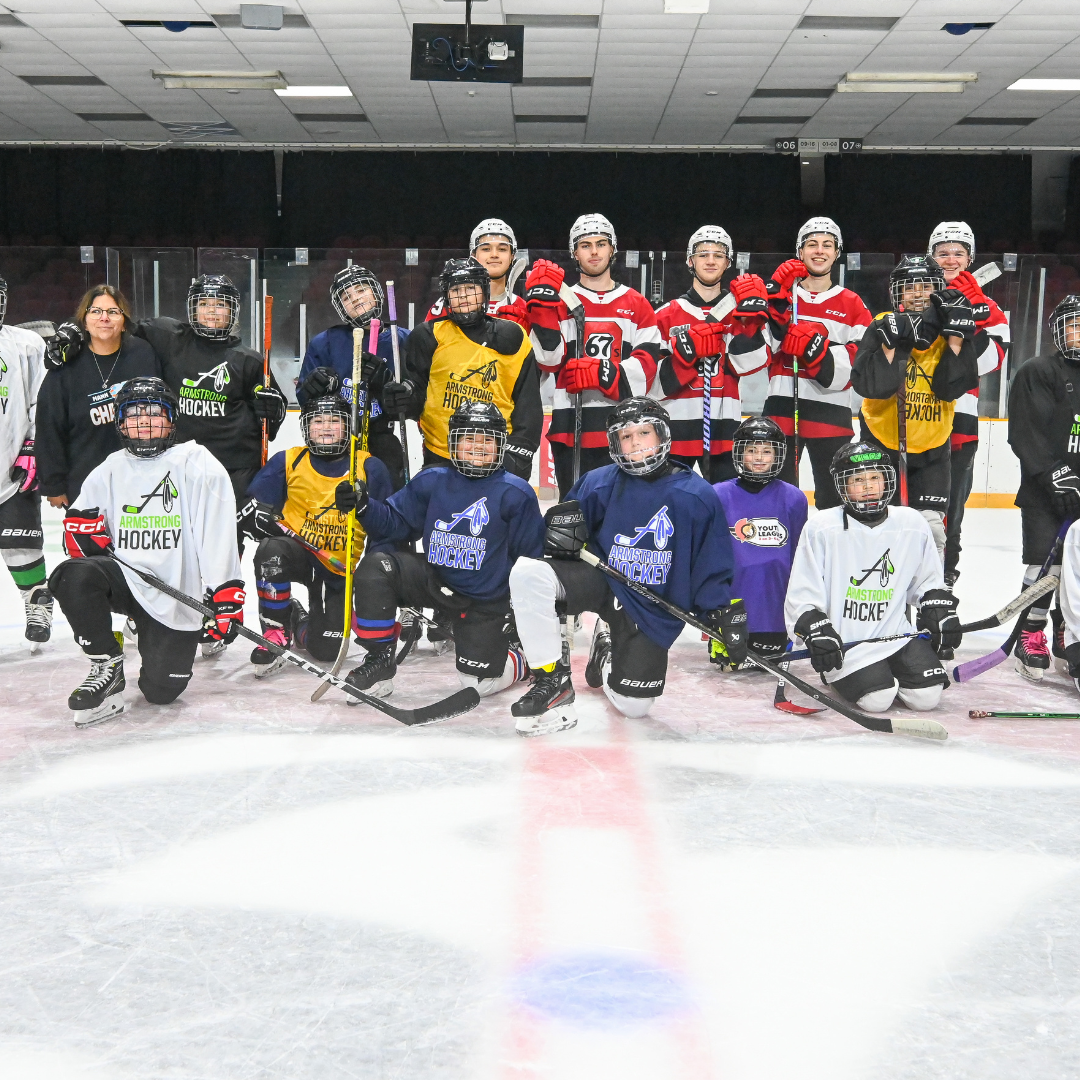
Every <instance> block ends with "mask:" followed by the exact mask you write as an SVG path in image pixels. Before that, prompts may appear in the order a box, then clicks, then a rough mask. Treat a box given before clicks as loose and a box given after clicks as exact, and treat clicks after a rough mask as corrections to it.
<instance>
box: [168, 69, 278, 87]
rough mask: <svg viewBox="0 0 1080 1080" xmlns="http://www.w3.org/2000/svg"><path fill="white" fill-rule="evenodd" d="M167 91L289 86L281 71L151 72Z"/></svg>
mask: <svg viewBox="0 0 1080 1080" xmlns="http://www.w3.org/2000/svg"><path fill="white" fill-rule="evenodd" d="M150 74H151V75H153V77H154V78H155V79H160V80H161V82H162V85H163V86H164V87H165V89H166V90H276V89H277V88H279V87H286V86H288V85H289V84H288V82H286V80H285V76H284V75H282V74H281V72H280V71H151V72H150Z"/></svg>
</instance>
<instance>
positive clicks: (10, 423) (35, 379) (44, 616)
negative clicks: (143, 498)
mask: <svg viewBox="0 0 1080 1080" xmlns="http://www.w3.org/2000/svg"><path fill="white" fill-rule="evenodd" d="M6 314H7V282H6V281H5V280H4V279H3V278H0V402H2V403H3V409H2V410H0V555H2V556H3V559H4V565H5V566H7V568H8V573H10V574H11V576H12V578H14V579H15V584H16V585H17V586H18V589H19V593H20V594H21V596H22V599H23V607H24V609H25V612H26V640H27V641H29V642H30V651H31V652H36V651H37V649H38V646H39V645H40V644H41V642H43V641H48V640H49V635H50V633H51V627H52V610H53V603H52V597H51V596H50V595H49V591H48V589H47V588H46V586H45V555H44V534H43V533H42V530H41V493H40V492H39V491H38V481H37V458H36V457H35V454H34V430H35V414H36V411H37V398H38V390H39V388H40V387H41V381H42V379H44V378H45V362H44V361H45V342H44V341H42V339H41V338H40V337H39V336H38V335H37V334H35V333H34V332H33V331H32V330H23V329H21V328H20V327H18V326H7V325H5V323H4V317H5V315H6Z"/></svg>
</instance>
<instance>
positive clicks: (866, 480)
mask: <svg viewBox="0 0 1080 1080" xmlns="http://www.w3.org/2000/svg"><path fill="white" fill-rule="evenodd" d="M831 471H832V475H833V478H834V483H835V485H836V491H837V495H838V496H839V497H840V500H841V502H842V504H843V505H842V506H834V507H832V508H831V509H829V510H824V511H822V512H821V513H819V514H816V515H815V516H814V517H812V518H811V519H810V521H809V522H808V523H807V525H806V528H805V529H803V534H802V539H801V540H800V541H799V546H798V548H797V549H796V551H795V562H794V564H793V566H792V568H791V580H790V583H789V585H788V589H787V599H786V600H785V602H784V617H785V620H786V622H787V629H788V633H789V634H792V635H794V634H798V636H799V637H800V638H802V639H803V641H804V642H805V643H806V646H807V648H809V649H810V653H811V657H810V660H811V663H812V664H813V666H814V670H815V671H818V672H821V673H822V674H823V675H824V676H825V681H826V682H827V683H829V685H830V686H832V687H833V688H834V689H835V690H836V691H837V692H838V693H839V694H840V696H841V697H843V698H845V699H846V700H848V701H853V702H855V703H856V704H857V705H858V707H859V708H860V709H863V710H864V711H866V712H884V711H885V710H886V709H888V708H889V707H890V706H891V705H892V704H893V701H894V700H895V698H896V697H898V696H899V698H900V700H901V701H902V702H903V703H904V704H905V705H906V706H907V707H908V708H910V709H919V710H922V709H933V708H935V707H936V706H937V704H938V702H939V701H940V699H941V692H942V690H943V689H944V688H945V687H947V686H948V685H949V680H948V677H947V676H946V674H945V669H944V668H943V667H942V666H941V661H940V660H939V659H938V656H937V651H936V650H938V649H939V648H942V647H945V648H952V649H954V648H956V646H958V645H959V644H960V633H959V629H960V620H959V618H958V617H957V614H956V597H955V596H953V595H952V593H951V592H949V591H948V590H947V589H946V588H945V580H944V577H943V576H942V571H941V559H940V558H939V556H938V554H937V550H936V548H935V546H934V537H933V536H932V534H931V532H930V526H929V525H928V524H927V522H926V519H925V518H924V517H923V516H922V515H921V514H920V513H919V512H918V511H917V510H914V509H912V508H911V507H907V506H890V505H889V503H890V502H891V501H892V498H893V495H894V494H895V491H896V469H895V466H894V465H893V463H892V459H891V458H890V456H889V455H888V453H887V452H886V451H885V450H883V449H882V448H881V447H879V446H872V445H870V444H869V443H854V444H852V443H849V444H848V445H846V446H843V447H841V448H840V449H839V450H838V451H837V452H836V456H835V457H834V458H833V462H832V470H831ZM908 605H911V606H913V607H917V608H918V616H917V618H916V622H917V626H918V629H919V630H926V631H929V632H930V635H931V637H930V640H929V641H927V640H926V639H925V638H921V637H914V638H910V639H907V640H900V641H880V642H876V641H870V642H868V643H867V644H865V645H857V646H856V647H855V648H853V649H851V650H849V651H848V652H846V653H845V652H844V651H843V648H842V646H843V643H844V642H845V641H862V640H864V639H867V638H885V637H890V636H892V635H894V634H906V633H912V634H913V633H915V632H916V627H915V626H912V625H911V622H910V621H909V619H908V613H907V609H908Z"/></svg>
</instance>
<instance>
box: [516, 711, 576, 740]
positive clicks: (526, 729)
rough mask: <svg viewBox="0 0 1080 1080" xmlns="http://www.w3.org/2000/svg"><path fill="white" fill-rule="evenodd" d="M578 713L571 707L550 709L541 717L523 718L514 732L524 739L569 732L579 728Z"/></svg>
mask: <svg viewBox="0 0 1080 1080" xmlns="http://www.w3.org/2000/svg"><path fill="white" fill-rule="evenodd" d="M577 721H578V718H577V712H576V710H575V709H574V708H573V707H572V706H569V705H562V706H560V707H559V708H557V709H548V711H547V712H546V713H541V714H540V715H539V716H523V717H521V719H519V720H518V722H517V724H516V725H515V726H514V730H515V731H517V733H518V734H519V735H520V736H521V737H522V738H524V739H532V738H535V737H536V736H537V735H553V734H554V733H555V732H556V731H569V730H570V728H572V727H577Z"/></svg>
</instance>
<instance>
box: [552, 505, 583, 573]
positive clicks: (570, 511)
mask: <svg viewBox="0 0 1080 1080" xmlns="http://www.w3.org/2000/svg"><path fill="white" fill-rule="evenodd" d="M544 527H545V529H546V532H545V533H544V555H545V556H546V557H547V558H549V559H576V558H577V557H578V552H579V551H580V550H581V549H582V548H583V547H584V546H585V545H586V543H588V540H589V527H588V525H586V524H585V515H584V513H582V510H581V503H579V502H578V501H577V499H570V500H569V501H567V502H561V503H557V504H556V505H555V506H553V507H551V509H550V510H548V512H547V513H546V514H545V515H544Z"/></svg>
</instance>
